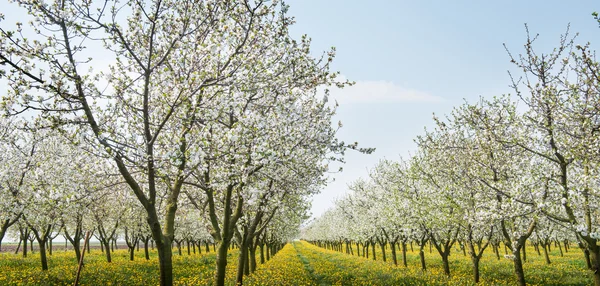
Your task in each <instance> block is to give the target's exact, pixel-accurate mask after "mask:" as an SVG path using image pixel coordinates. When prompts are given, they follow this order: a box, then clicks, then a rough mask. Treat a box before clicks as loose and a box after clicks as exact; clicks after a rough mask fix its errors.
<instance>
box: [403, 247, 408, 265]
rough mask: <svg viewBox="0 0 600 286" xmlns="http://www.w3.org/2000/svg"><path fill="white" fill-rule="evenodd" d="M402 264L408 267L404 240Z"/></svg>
mask: <svg viewBox="0 0 600 286" xmlns="http://www.w3.org/2000/svg"><path fill="white" fill-rule="evenodd" d="M402 264H403V265H404V267H408V264H407V263H406V242H404V241H403V242H402Z"/></svg>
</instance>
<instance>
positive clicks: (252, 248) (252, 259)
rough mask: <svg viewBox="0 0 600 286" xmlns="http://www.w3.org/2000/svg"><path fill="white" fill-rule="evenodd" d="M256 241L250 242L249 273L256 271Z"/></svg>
mask: <svg viewBox="0 0 600 286" xmlns="http://www.w3.org/2000/svg"><path fill="white" fill-rule="evenodd" d="M256 247H257V245H256V243H250V273H254V271H256Z"/></svg>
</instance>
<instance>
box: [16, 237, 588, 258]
mask: <svg viewBox="0 0 600 286" xmlns="http://www.w3.org/2000/svg"><path fill="white" fill-rule="evenodd" d="M588 257H589V255H588ZM23 258H27V238H25V239H23Z"/></svg>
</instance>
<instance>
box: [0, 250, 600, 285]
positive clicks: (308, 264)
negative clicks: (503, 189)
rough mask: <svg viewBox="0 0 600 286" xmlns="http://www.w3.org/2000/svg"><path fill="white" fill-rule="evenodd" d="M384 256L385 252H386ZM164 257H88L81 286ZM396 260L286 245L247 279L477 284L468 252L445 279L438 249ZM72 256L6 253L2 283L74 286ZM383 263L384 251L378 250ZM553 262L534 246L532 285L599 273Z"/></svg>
mask: <svg viewBox="0 0 600 286" xmlns="http://www.w3.org/2000/svg"><path fill="white" fill-rule="evenodd" d="M378 251H379V252H380V250H378ZM230 252H231V253H230V254H229V257H228V258H229V259H228V260H229V264H228V270H227V281H228V284H229V285H233V284H234V281H235V271H236V269H235V266H236V262H237V250H232V251H230ZM155 255H156V254H155V253H152V257H151V259H150V260H149V261H147V260H145V259H144V256H143V251H142V252H138V253H136V257H135V260H134V261H129V257H128V253H127V251H126V250H117V251H116V252H115V253H114V256H113V262H112V263H106V260H105V257H104V255H103V254H102V253H101V252H100V250H92V252H91V254H89V255H86V257H85V258H86V259H85V261H86V266H85V268H84V271H83V273H82V276H81V284H80V285H157V284H158V266H157V263H156V256H155ZM387 255H388V261H387V262H383V261H381V260H377V261H373V260H372V259H366V258H363V257H357V256H351V255H348V254H343V253H340V252H337V251H331V250H326V249H323V248H319V247H317V246H314V245H312V244H309V243H307V242H301V241H295V242H292V243H290V244H288V245H286V246H285V247H284V248H283V249H282V250H281V251H280V252H279V253H277V255H275V256H274V257H273V258H272V259H271V260H270V261H267V262H266V263H265V264H262V265H259V266H258V269H257V271H256V272H255V273H254V274H252V275H251V276H249V277H247V278H245V280H244V282H245V283H244V284H246V285H472V284H473V283H472V276H471V275H472V273H471V265H470V260H469V259H468V258H467V257H465V256H464V255H463V253H462V252H459V251H455V252H453V253H452V255H451V256H450V258H451V260H450V264H451V265H450V267H451V270H452V276H451V277H446V276H445V275H443V270H442V264H441V260H440V258H439V255H438V254H437V253H435V250H434V251H433V252H432V253H431V254H430V253H429V251H428V250H427V251H426V257H427V266H428V269H427V271H421V270H420V262H419V256H418V253H417V252H416V249H415V251H414V252H411V251H410V249H409V251H408V254H407V258H408V267H406V268H405V267H403V266H395V265H393V264H392V262H391V261H392V260H391V259H390V257H389V256H390V255H391V254H390V253H389V251H388V253H387ZM74 256H75V255H74V253H73V252H72V251H68V252H64V251H55V252H54V253H53V255H52V256H49V267H50V269H49V270H48V271H42V270H41V268H40V266H39V253H38V252H36V253H34V254H32V255H29V257H27V258H25V259H24V258H22V257H21V256H20V255H15V254H12V253H2V254H1V255H0V285H72V284H73V280H74V277H75V271H76V269H77V266H76V263H75V258H74ZM377 258H378V259H381V253H377ZM551 258H552V264H550V265H546V264H545V262H544V259H543V256H539V255H538V254H537V253H536V252H535V251H534V249H533V248H530V249H528V260H527V263H525V266H524V267H525V275H526V279H527V282H528V283H529V284H531V285H590V284H592V277H591V273H589V271H588V270H587V269H586V267H585V263H584V261H583V259H582V258H583V254H582V253H581V251H580V250H579V249H572V250H571V251H569V253H565V255H564V257H560V256H559V253H558V250H556V251H554V250H553V252H552V256H551ZM173 260H174V276H175V284H176V285H210V284H211V281H212V278H213V273H214V270H213V269H214V263H215V254H214V252H210V253H202V254H191V255H189V256H188V255H187V253H186V252H185V251H184V255H182V256H179V255H177V254H176V252H175V253H174V256H173ZM513 276H514V275H513V271H512V263H511V261H510V260H508V259H505V258H501V259H500V260H497V259H496V257H495V255H493V253H492V252H491V251H488V252H486V254H485V255H484V257H483V259H482V261H481V279H482V280H481V281H482V282H481V283H480V285H513V284H515V283H514V277H513Z"/></svg>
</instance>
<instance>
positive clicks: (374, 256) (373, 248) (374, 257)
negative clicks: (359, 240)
mask: <svg viewBox="0 0 600 286" xmlns="http://www.w3.org/2000/svg"><path fill="white" fill-rule="evenodd" d="M371 250H372V252H373V260H377V257H376V255H375V242H373V243H371Z"/></svg>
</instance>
